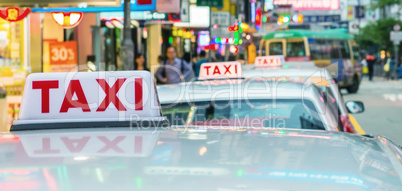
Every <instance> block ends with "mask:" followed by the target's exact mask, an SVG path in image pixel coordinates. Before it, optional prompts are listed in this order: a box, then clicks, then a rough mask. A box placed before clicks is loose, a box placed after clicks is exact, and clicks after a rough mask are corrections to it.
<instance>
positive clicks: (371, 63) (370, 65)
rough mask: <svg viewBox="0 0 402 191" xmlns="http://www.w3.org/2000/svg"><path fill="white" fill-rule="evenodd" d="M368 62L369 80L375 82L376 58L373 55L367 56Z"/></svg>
mask: <svg viewBox="0 0 402 191" xmlns="http://www.w3.org/2000/svg"><path fill="white" fill-rule="evenodd" d="M366 61H367V66H368V76H369V80H370V81H373V75H374V63H375V58H374V56H373V55H371V54H367V56H366Z"/></svg>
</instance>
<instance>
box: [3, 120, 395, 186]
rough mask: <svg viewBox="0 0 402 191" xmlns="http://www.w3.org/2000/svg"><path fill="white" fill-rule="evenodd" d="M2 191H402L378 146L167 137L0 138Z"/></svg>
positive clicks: (348, 138) (263, 136)
mask: <svg viewBox="0 0 402 191" xmlns="http://www.w3.org/2000/svg"><path fill="white" fill-rule="evenodd" d="M0 147H1V148H0V156H1V157H0V188H5V190H134V189H141V190H161V189H163V190H175V191H176V190H220V191H237V190H308V191H310V190H402V183H401V178H400V175H401V171H400V170H401V166H400V165H401V164H400V161H399V160H398V159H397V158H396V156H395V155H393V154H392V153H393V152H391V150H389V149H388V148H387V147H386V146H385V145H384V144H383V142H381V139H375V138H366V137H361V136H358V135H350V134H346V133H337V132H321V131H307V130H305V131H301V130H272V129H271V130H269V129H257V128H253V129H247V128H244V129H239V128H238V129H236V128H231V127H225V129H222V128H189V127H187V128H186V127H172V128H170V129H144V130H139V129H131V130H130V129H128V128H125V129H123V128H116V129H106V128H105V129H79V130H76V129H75V130H43V131H32V132H16V133H14V134H10V133H5V134H0Z"/></svg>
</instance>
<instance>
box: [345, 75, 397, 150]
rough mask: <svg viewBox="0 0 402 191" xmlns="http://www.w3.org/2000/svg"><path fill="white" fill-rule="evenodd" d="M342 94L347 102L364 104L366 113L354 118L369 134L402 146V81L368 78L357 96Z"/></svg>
mask: <svg viewBox="0 0 402 191" xmlns="http://www.w3.org/2000/svg"><path fill="white" fill-rule="evenodd" d="M342 93H344V98H345V101H349V100H359V101H363V102H364V105H365V111H364V113H362V114H356V115H354V116H355V118H356V120H357V121H358V122H359V124H360V126H361V127H362V128H363V130H364V131H366V133H367V134H373V135H383V136H385V137H387V138H390V139H391V140H393V141H394V142H395V143H396V144H399V145H402V138H401V137H402V126H401V124H402V112H401V111H402V81H385V80H383V79H382V78H375V79H374V81H373V82H370V81H368V80H367V78H366V79H364V80H363V81H362V83H361V86H360V90H359V91H358V93H357V94H347V93H346V91H345V90H342Z"/></svg>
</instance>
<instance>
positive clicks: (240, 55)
mask: <svg viewBox="0 0 402 191" xmlns="http://www.w3.org/2000/svg"><path fill="white" fill-rule="evenodd" d="M237 61H238V62H240V64H245V63H246V60H245V59H244V54H239V55H237Z"/></svg>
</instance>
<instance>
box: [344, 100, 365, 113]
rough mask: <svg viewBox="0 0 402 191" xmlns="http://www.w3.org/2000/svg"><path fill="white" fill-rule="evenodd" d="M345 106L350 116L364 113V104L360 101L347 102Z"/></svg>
mask: <svg viewBox="0 0 402 191" xmlns="http://www.w3.org/2000/svg"><path fill="white" fill-rule="evenodd" d="M345 106H346V108H347V109H348V112H349V113H351V114H357V113H363V112H364V104H363V102H361V101H347V102H346V104H345Z"/></svg>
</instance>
